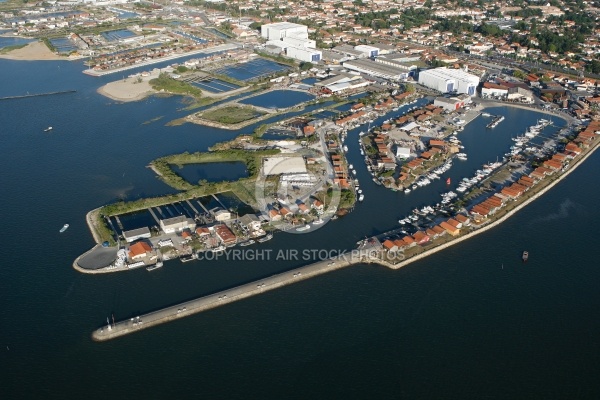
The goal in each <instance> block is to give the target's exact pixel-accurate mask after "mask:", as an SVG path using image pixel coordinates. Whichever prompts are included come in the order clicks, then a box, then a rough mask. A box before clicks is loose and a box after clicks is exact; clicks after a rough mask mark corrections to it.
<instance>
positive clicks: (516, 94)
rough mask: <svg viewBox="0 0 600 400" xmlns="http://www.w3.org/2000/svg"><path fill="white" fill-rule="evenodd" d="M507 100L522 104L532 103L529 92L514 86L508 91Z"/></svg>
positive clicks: (531, 96)
mask: <svg viewBox="0 0 600 400" xmlns="http://www.w3.org/2000/svg"><path fill="white" fill-rule="evenodd" d="M507 98H508V100H513V101H520V102H523V103H533V101H534V100H533V93H532V92H531V90H527V89H523V88H522V87H519V86H516V87H512V88H510V89H508V96H507Z"/></svg>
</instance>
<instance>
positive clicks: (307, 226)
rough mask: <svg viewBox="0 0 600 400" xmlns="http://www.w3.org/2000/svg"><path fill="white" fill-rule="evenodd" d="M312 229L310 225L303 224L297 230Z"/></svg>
mask: <svg viewBox="0 0 600 400" xmlns="http://www.w3.org/2000/svg"><path fill="white" fill-rule="evenodd" d="M309 229H310V225H309V224H306V225H304V226H301V227H300V228H296V232H304V231H307V230H309Z"/></svg>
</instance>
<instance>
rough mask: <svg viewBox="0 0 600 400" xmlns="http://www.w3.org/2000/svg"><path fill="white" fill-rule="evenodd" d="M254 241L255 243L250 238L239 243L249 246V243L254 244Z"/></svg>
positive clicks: (242, 245) (241, 245)
mask: <svg viewBox="0 0 600 400" xmlns="http://www.w3.org/2000/svg"><path fill="white" fill-rule="evenodd" d="M254 243H256V242H255V241H254V240H252V239H250V240H246V241H245V242H242V243H240V247H246V246H250V245H251V244H254Z"/></svg>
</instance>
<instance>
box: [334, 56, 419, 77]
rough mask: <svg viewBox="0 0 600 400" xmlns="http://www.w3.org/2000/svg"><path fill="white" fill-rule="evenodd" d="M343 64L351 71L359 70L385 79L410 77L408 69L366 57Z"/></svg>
mask: <svg viewBox="0 0 600 400" xmlns="http://www.w3.org/2000/svg"><path fill="white" fill-rule="evenodd" d="M343 65H344V67H345V68H347V69H349V70H351V71H357V72H361V73H363V74H367V75H371V76H377V77H380V78H384V79H393V80H401V79H406V78H408V70H405V69H401V68H398V67H396V66H392V65H387V64H383V63H379V62H376V61H373V60H369V59H366V58H364V59H358V60H350V61H346V62H344V64H343Z"/></svg>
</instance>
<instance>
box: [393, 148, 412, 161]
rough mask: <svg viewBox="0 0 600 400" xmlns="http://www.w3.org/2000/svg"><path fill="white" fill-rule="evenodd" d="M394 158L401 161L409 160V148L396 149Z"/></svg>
mask: <svg viewBox="0 0 600 400" xmlns="http://www.w3.org/2000/svg"><path fill="white" fill-rule="evenodd" d="M396 158H398V159H401V160H405V159H407V158H410V147H398V148H397V149H396Z"/></svg>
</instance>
